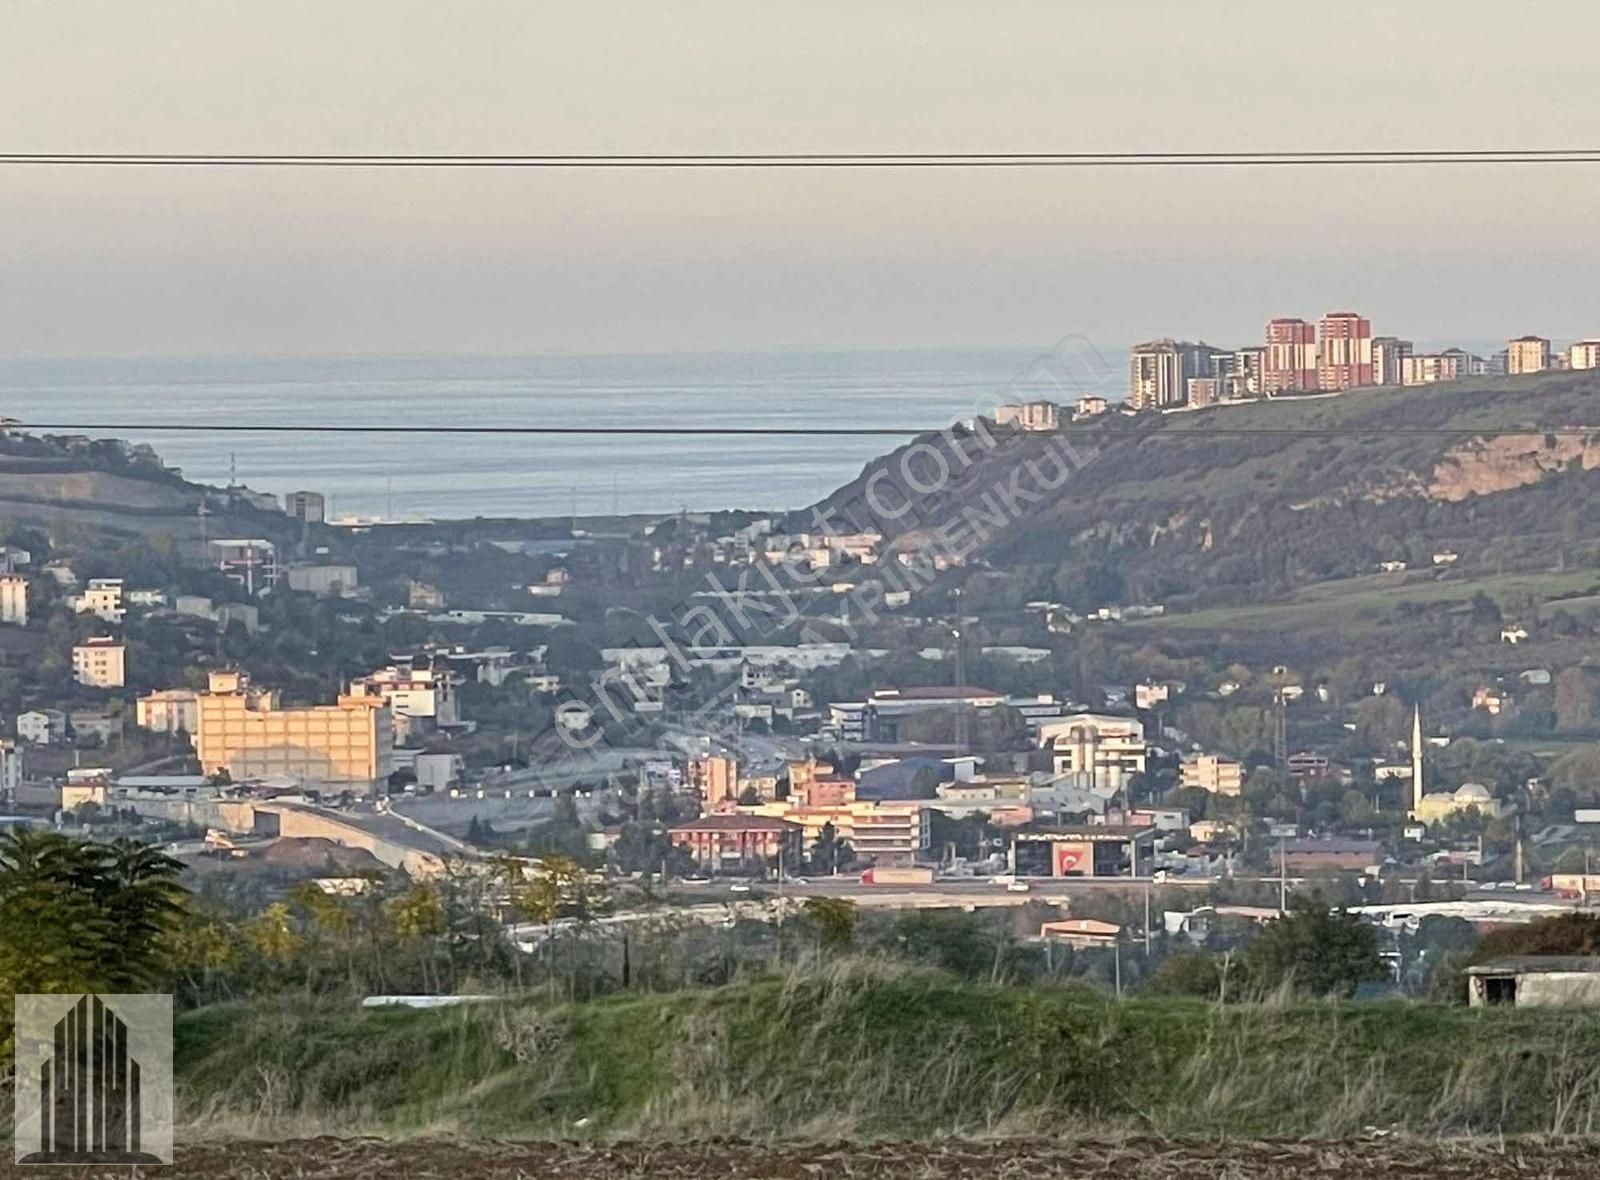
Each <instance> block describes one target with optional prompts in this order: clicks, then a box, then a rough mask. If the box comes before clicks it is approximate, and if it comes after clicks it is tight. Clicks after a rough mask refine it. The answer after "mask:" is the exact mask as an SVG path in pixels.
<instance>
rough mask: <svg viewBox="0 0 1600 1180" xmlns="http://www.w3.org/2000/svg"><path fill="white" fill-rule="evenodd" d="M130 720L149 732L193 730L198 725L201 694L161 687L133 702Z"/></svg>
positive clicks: (191, 731) (186, 689)
mask: <svg viewBox="0 0 1600 1180" xmlns="http://www.w3.org/2000/svg"><path fill="white" fill-rule="evenodd" d="M133 720H134V724H136V725H137V726H138V727H139V728H140V729H148V730H150V731H151V732H152V733H173V734H177V733H193V732H194V731H195V730H196V729H197V728H199V725H200V697H199V694H198V693H196V692H195V691H194V690H193V689H188V688H164V689H161V690H160V691H159V692H152V693H149V694H148V695H146V696H142V697H140V698H139V699H138V700H137V701H135V702H134V706H133Z"/></svg>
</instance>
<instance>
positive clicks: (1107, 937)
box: [1039, 918, 1122, 950]
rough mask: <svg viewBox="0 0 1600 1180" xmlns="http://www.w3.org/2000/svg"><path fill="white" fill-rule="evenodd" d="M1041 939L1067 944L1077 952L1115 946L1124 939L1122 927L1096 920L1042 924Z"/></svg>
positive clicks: (1076, 919)
mask: <svg viewBox="0 0 1600 1180" xmlns="http://www.w3.org/2000/svg"><path fill="white" fill-rule="evenodd" d="M1039 937H1040V938H1043V939H1046V940H1048V941H1050V942H1061V943H1065V944H1066V945H1067V946H1070V947H1073V948H1074V949H1076V950H1096V949H1101V948H1105V947H1112V946H1115V945H1116V944H1117V942H1118V941H1119V940H1120V939H1121V938H1122V927H1121V926H1118V925H1117V924H1116V923H1115V922H1101V921H1098V920H1096V919H1094V918H1063V919H1061V920H1060V921H1057V922H1042V923H1040V925H1039Z"/></svg>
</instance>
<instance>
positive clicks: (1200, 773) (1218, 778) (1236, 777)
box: [1178, 754, 1244, 797]
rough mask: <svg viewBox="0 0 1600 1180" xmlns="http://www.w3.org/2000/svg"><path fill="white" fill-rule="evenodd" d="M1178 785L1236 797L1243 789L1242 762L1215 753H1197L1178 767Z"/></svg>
mask: <svg viewBox="0 0 1600 1180" xmlns="http://www.w3.org/2000/svg"><path fill="white" fill-rule="evenodd" d="M1178 786H1179V787H1184V788H1193V789H1195V790H1200V791H1209V792H1210V793H1211V794H1213V795H1227V796H1230V797H1237V796H1238V795H1239V794H1240V793H1241V792H1243V790H1244V764H1243V763H1241V762H1235V761H1233V760H1232V759H1230V758H1221V757H1218V756H1217V755H1216V754H1197V755H1195V756H1194V757H1193V758H1185V759H1184V760H1183V762H1182V764H1181V765H1180V766H1179V767H1178Z"/></svg>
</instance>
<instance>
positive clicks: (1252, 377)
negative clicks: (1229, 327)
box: [1227, 347, 1267, 398]
mask: <svg viewBox="0 0 1600 1180" xmlns="http://www.w3.org/2000/svg"><path fill="white" fill-rule="evenodd" d="M1227 385H1228V396H1229V397H1235V398H1239V397H1260V396H1261V395H1262V394H1264V393H1266V391H1267V350H1266V349H1265V348H1258V347H1249V348H1237V349H1234V352H1233V358H1232V360H1231V361H1230V362H1229V364H1228V377H1227Z"/></svg>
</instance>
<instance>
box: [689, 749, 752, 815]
mask: <svg viewBox="0 0 1600 1180" xmlns="http://www.w3.org/2000/svg"><path fill="white" fill-rule="evenodd" d="M685 769H686V773H685V775H684V779H685V785H686V786H688V787H689V788H690V789H691V790H693V791H694V792H695V793H696V794H697V795H698V796H699V797H700V810H702V811H721V810H723V809H725V808H731V807H733V806H734V805H735V804H737V803H738V802H739V763H738V762H737V761H736V760H734V759H732V758H720V757H717V756H716V755H712V754H707V755H704V756H703V757H699V758H691V759H689V761H688V764H687V766H686V768H685Z"/></svg>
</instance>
